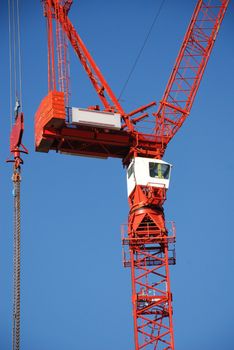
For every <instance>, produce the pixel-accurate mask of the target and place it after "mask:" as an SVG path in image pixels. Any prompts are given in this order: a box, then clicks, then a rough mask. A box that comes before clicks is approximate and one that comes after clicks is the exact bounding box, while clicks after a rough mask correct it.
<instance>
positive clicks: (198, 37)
mask: <svg viewBox="0 0 234 350" xmlns="http://www.w3.org/2000/svg"><path fill="white" fill-rule="evenodd" d="M228 3H229V0H206V1H203V0H200V1H198V3H197V6H196V8H195V10H194V13H193V16H192V19H191V22H190V24H189V27H188V30H187V32H186V34H185V37H184V41H183V44H182V46H181V49H180V51H179V54H178V57H177V59H176V63H175V66H174V68H173V70H172V73H171V76H170V78H169V81H168V84H167V87H166V90H165V92H164V95H163V98H162V100H161V101H160V106H159V109H158V111H157V113H156V135H157V136H159V137H161V139H162V143H164V145H166V144H167V143H168V142H169V141H170V140H171V139H172V138H173V136H174V135H175V133H176V132H177V131H178V130H179V128H180V127H181V125H182V124H183V123H184V121H185V119H186V118H187V116H188V115H189V113H190V110H191V108H192V105H193V101H194V98H195V96H196V92H197V89H198V87H199V84H200V81H201V79H202V76H203V73H204V70H205V67H206V64H207V62H208V59H209V57H210V53H211V50H212V48H213V45H214V42H215V39H216V36H217V34H218V31H219V27H220V24H221V22H222V20H223V17H224V14H225V11H226V9H227V6H228Z"/></svg>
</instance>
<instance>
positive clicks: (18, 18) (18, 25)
mask: <svg viewBox="0 0 234 350" xmlns="http://www.w3.org/2000/svg"><path fill="white" fill-rule="evenodd" d="M16 6H17V40H18V60H19V98H20V105H21V110H22V108H23V100H22V60H21V40H20V15H19V0H17V2H16Z"/></svg>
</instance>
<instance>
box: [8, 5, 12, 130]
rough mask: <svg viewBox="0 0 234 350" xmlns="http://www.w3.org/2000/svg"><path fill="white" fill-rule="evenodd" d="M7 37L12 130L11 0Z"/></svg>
mask: <svg viewBox="0 0 234 350" xmlns="http://www.w3.org/2000/svg"><path fill="white" fill-rule="evenodd" d="M8 36H9V66H10V67H9V80H10V84H9V85H10V87H9V89H10V128H11V129H12V113H13V108H12V33H11V0H8Z"/></svg>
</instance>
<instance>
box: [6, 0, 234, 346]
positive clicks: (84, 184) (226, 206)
mask: <svg viewBox="0 0 234 350" xmlns="http://www.w3.org/2000/svg"><path fill="white" fill-rule="evenodd" d="M160 3H161V1H158V0H155V1H153V0H145V1H142V0H141V1H140V0H136V1H133V0H128V1H124V0H119V1H107V0H103V1H101V2H100V1H95V0H89V1H84V0H80V1H74V4H73V6H72V10H71V13H70V18H71V19H72V21H73V23H74V25H75V27H76V28H77V30H78V32H79V34H80V35H81V37H82V38H83V40H84V42H85V43H86V45H87V47H88V48H89V50H90V52H91V54H92V55H93V57H94V59H95V60H96V62H97V64H98V65H99V67H100V68H101V70H102V72H103V74H104V76H105V78H106V79H107V81H108V83H109V84H110V86H111V87H112V89H113V91H114V92H115V93H116V95H117V96H118V94H119V92H120V91H121V88H122V86H123V84H124V82H125V80H126V78H127V75H128V73H129V71H130V69H131V67H132V64H133V62H134V60H135V58H136V55H137V54H138V52H139V50H140V48H141V45H142V42H143V41H144V39H145V36H146V34H147V31H148V28H149V27H150V25H151V23H152V21H153V18H154V15H155V13H156V11H157V9H158V7H159V5H160ZM195 3H196V1H195V0H190V1H185V0H178V1H173V0H166V2H165V5H164V7H163V9H162V12H161V14H160V17H159V19H158V21H157V23H156V25H155V27H154V29H153V31H152V34H151V36H150V38H149V40H148V43H147V45H146V47H145V50H144V52H143V54H142V56H141V59H140V61H139V63H138V65H137V68H136V70H135V72H134V74H133V76H132V78H131V80H130V82H129V84H128V86H127V88H126V90H125V93H124V95H123V98H122V104H123V106H124V108H125V110H126V111H131V110H132V109H134V108H137V107H138V106H140V105H142V104H145V103H148V102H151V101H153V100H156V101H160V98H161V96H162V94H163V91H164V88H165V86H166V83H167V79H168V77H169V74H170V71H171V69H172V67H173V64H174V61H175V58H176V55H177V53H178V50H179V47H180V44H181V42H182V39H183V36H184V33H185V30H186V27H187V25H188V22H189V20H190V17H191V14H192V11H193V8H194V6H195ZM20 8H21V40H22V58H23V110H24V113H25V124H26V127H25V136H24V144H25V145H26V146H27V148H28V149H29V150H30V154H29V156H27V157H26V156H25V165H24V166H23V175H22V177H23V181H22V313H21V315H22V322H21V348H22V350H29V349H30V350H32V349H33V350H39V349H40V350H41V349H43V350H55V349H56V350H64V349H82V350H91V349H98V350H99V349H100V350H107V349H108V350H110V349H111V350H117V349H118V350H119V349H128V350H130V349H131V350H133V327H132V324H133V323H132V314H131V286H130V271H129V270H127V269H124V268H123V267H122V261H121V240H120V225H121V224H122V223H125V222H126V221H127V215H128V204H127V192H126V181H125V171H124V170H123V169H122V165H121V161H120V160H107V161H103V160H97V159H90V158H78V157H70V156H64V155H59V154H55V153H49V154H39V153H35V152H34V140H33V132H34V130H33V118H34V113H35V111H36V109H37V107H38V105H39V103H40V101H41V99H42V98H43V97H44V96H45V95H46V93H47V61H46V60H47V48H46V33H45V21H44V18H43V13H42V8H41V4H40V1H39V0H38V1H27V0H26V1H21V6H20ZM233 13H234V3H233V1H231V2H230V6H229V8H228V11H227V14H226V16H225V18H224V21H223V24H222V26H221V29H220V32H219V35H218V37H217V41H216V43H215V46H214V49H213V52H212V56H211V58H210V61H209V63H208V66H207V69H206V71H205V74H204V78H203V81H202V83H201V86H200V89H199V91H198V94H197V97H196V100H195V103H194V106H193V108H192V112H191V115H190V117H189V118H188V120H187V121H186V122H185V124H184V125H183V128H182V129H181V130H180V132H179V133H178V135H176V137H175V138H174V140H173V141H172V142H171V144H170V145H169V146H168V149H167V152H166V154H165V160H166V161H168V162H170V163H172V164H173V173H172V180H171V187H170V190H169V192H168V200H167V202H166V205H165V209H166V217H167V219H168V220H174V221H175V223H176V227H177V243H176V252H177V265H176V266H174V267H172V268H171V285H172V292H173V306H174V328H175V342H176V348H177V349H180V350H187V349H189V350H195V349H196V350H197V349H202V350H203V349H206V350H209V349H212V350H218V349H219V350H220V349H223V350H231V349H233V347H234V335H233V312H234V302H233V288H234V282H233V272H234V271H233V269H234V254H233V246H234V235H233V197H234V185H233V177H234V158H233V149H234V138H233V128H234V121H233V117H232V114H233V100H234V86H233V78H234V40H233V35H234V20H233ZM0 18H1V24H0V26H1V33H2V40H1V65H0V77H1V79H0V110H1V119H0V126H1V127H0V136H1V137H0V140H1V147H0V157H1V167H0V183H1V186H0V191H1V198H2V200H1V201H0V216H1V229H0V285H1V292H0V296H1V298H0V349H3V350H10V349H11V310H12V241H13V237H12V217H13V211H12V200H13V198H12V184H11V166H10V165H7V164H5V159H6V158H7V157H8V155H9V128H10V123H9V119H10V118H9V93H8V92H9V73H8V72H9V63H8V37H7V36H8V22H7V1H4V3H3V4H2V9H1V14H0ZM71 72H72V101H71V103H72V105H73V106H77V107H87V106H89V105H93V104H96V103H97V102H98V101H97V98H96V95H95V93H94V92H93V90H92V87H91V86H90V83H89V81H88V79H87V77H86V76H85V74H84V72H83V71H82V69H81V67H80V63H79V62H78V60H77V58H76V57H75V55H73V54H72V52H71Z"/></svg>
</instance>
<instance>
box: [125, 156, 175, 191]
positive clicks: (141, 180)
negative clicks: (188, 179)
mask: <svg viewBox="0 0 234 350" xmlns="http://www.w3.org/2000/svg"><path fill="white" fill-rule="evenodd" d="M171 167H172V165H171V164H169V163H166V162H164V161H163V160H161V159H151V158H142V157H136V158H133V159H132V161H131V163H130V164H129V166H128V169H127V185H128V196H129V195H130V194H131V193H132V191H133V190H134V188H135V186H136V185H141V186H152V187H160V188H165V189H168V188H169V182H170V175H171Z"/></svg>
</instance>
